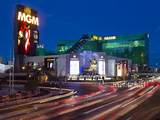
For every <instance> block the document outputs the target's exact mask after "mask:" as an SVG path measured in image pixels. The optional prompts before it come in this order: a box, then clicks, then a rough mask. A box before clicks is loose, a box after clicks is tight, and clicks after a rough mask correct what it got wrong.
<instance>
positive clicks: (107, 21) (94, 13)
mask: <svg viewBox="0 0 160 120" xmlns="http://www.w3.org/2000/svg"><path fill="white" fill-rule="evenodd" d="M61 2H63V3H64V4H61ZM2 3H3V4H1V7H0V14H1V15H2V16H4V17H2V19H1V22H0V26H1V29H0V32H1V33H2V34H1V35H2V37H1V39H2V40H4V41H2V40H1V42H3V44H1V50H0V56H2V57H3V58H5V60H6V59H7V60H8V59H9V58H11V50H12V49H11V48H12V44H10V43H12V42H13V41H12V40H13V33H12V32H13V18H14V14H15V7H16V4H22V5H26V6H29V7H31V8H33V9H36V10H37V11H38V14H39V19H40V26H39V27H40V41H41V43H43V44H44V46H45V48H47V49H48V50H50V51H53V50H55V49H56V44H57V41H58V40H75V39H77V40H78V39H80V37H81V35H82V34H85V33H89V34H97V35H101V36H107V35H126V34H136V33H144V32H147V33H149V34H150V60H151V62H150V63H151V64H154V63H156V62H158V61H159V60H160V58H159V47H158V44H160V42H159V39H160V37H159V33H160V24H159V21H160V15H159V14H158V10H159V9H160V8H158V3H160V2H159V1H158V0H156V1H155V2H154V3H153V2H151V0H149V1H145V0H141V1H138V0H136V1H135V0H134V1H130V2H129V1H127V0H125V1H123V2H120V1H117V0H112V1H111V0H110V1H105V0H102V1H101V2H98V1H96V0H94V1H91V0H87V1H85V0H83V1H76V2H75V1H73V0H70V1H63V0H62V1H58V0H57V1H50V0H48V1H45V2H44V1H42V0H41V1H40V0H35V1H34V2H33V1H32V3H31V2H30V1H29V0H24V1H22V0H15V1H12V0H7V1H4V0H3V1H2ZM4 51H5V52H4Z"/></svg>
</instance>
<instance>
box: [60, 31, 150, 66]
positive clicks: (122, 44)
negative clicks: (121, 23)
mask: <svg viewBox="0 0 160 120" xmlns="http://www.w3.org/2000/svg"><path fill="white" fill-rule="evenodd" d="M94 38H96V39H93V37H91V40H90V41H88V42H87V43H86V44H85V45H83V46H82V47H81V48H80V50H79V51H84V50H91V51H95V52H105V53H106V54H107V55H110V56H116V57H122V58H128V59H131V60H132V62H133V63H135V64H148V46H149V45H148V44H149V41H148V40H149V36H148V34H147V33H144V34H135V35H126V36H109V37H95V36H94ZM113 38H114V39H113ZM75 42H76V41H61V42H59V43H58V46H57V52H58V53H59V54H62V53H65V51H66V50H67V49H69V48H70V47H72V45H74V43H75Z"/></svg>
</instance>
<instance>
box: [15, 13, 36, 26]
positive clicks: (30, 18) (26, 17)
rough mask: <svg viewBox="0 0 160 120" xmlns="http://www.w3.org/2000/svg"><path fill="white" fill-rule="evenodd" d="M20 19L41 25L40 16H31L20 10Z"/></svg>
mask: <svg viewBox="0 0 160 120" xmlns="http://www.w3.org/2000/svg"><path fill="white" fill-rule="evenodd" d="M17 19H18V20H19V21H24V22H27V23H28V24H33V25H37V26H38V25H39V19H38V17H35V16H31V15H29V14H25V13H22V12H18V18H17Z"/></svg>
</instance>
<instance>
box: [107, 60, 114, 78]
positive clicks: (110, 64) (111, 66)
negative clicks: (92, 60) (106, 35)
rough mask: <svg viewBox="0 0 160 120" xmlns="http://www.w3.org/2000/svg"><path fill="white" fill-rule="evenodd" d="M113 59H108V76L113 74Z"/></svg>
mask: <svg viewBox="0 0 160 120" xmlns="http://www.w3.org/2000/svg"><path fill="white" fill-rule="evenodd" d="M115 69H116V68H115V60H112V59H111V60H108V70H107V71H108V76H115Z"/></svg>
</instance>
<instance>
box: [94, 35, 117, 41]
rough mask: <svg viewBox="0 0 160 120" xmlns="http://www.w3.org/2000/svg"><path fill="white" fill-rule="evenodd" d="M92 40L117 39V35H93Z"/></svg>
mask: <svg viewBox="0 0 160 120" xmlns="http://www.w3.org/2000/svg"><path fill="white" fill-rule="evenodd" d="M91 39H92V40H115V39H117V38H116V36H105V37H101V36H97V35H93V36H92V38H91Z"/></svg>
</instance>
